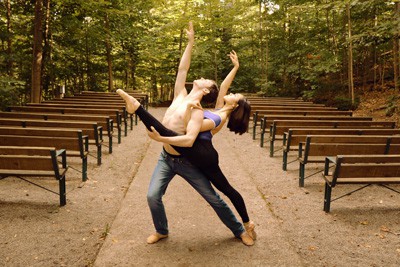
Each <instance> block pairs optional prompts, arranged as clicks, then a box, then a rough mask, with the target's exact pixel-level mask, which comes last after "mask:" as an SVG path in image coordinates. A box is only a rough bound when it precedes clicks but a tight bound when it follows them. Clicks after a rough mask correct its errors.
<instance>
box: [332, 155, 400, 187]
mask: <svg viewBox="0 0 400 267" xmlns="http://www.w3.org/2000/svg"><path fill="white" fill-rule="evenodd" d="M332 176H333V179H332V186H335V185H336V183H337V179H339V178H340V180H341V183H352V179H354V178H356V180H357V181H358V182H359V181H360V180H359V179H357V178H362V179H365V180H364V182H365V183H385V182H386V183H388V182H391V180H393V181H394V182H396V183H399V182H400V179H399V178H400V155H396V156H391V155H387V156H383V155H360V156H346V155H339V156H337V157H336V166H335V168H334V170H333V175H332ZM376 178H378V179H376ZM394 178H395V179H394Z"/></svg>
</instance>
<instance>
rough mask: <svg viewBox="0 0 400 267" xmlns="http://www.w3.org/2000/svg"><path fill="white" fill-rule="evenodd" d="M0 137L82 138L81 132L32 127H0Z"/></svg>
mask: <svg viewBox="0 0 400 267" xmlns="http://www.w3.org/2000/svg"><path fill="white" fill-rule="evenodd" d="M0 135H25V136H54V137H77V136H83V133H82V130H78V129H60V128H48V127H46V128H44V127H43V128H32V127H25V128H22V127H7V126H0Z"/></svg>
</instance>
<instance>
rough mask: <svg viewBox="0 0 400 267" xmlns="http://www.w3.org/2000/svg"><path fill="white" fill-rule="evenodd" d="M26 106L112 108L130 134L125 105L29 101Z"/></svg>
mask: <svg viewBox="0 0 400 267" xmlns="http://www.w3.org/2000/svg"><path fill="white" fill-rule="evenodd" d="M26 106H28V107H50V108H70V109H77V110H82V109H90V110H98V109H102V110H104V109H105V110H112V111H114V112H115V111H117V112H118V113H119V119H120V123H121V124H122V123H123V124H124V133H125V136H127V135H128V113H127V112H126V108H125V105H124V106H122V105H101V104H98V105H96V104H91V105H85V104H72V103H57V104H53V103H39V104H38V103H27V104H26Z"/></svg>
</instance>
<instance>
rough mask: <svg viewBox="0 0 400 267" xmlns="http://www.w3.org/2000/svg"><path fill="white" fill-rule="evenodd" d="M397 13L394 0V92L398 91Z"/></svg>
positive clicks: (398, 6)
mask: <svg viewBox="0 0 400 267" xmlns="http://www.w3.org/2000/svg"><path fill="white" fill-rule="evenodd" d="M399 13H400V3H399V2H396V3H395V6H394V16H393V17H394V19H395V22H394V25H395V27H394V28H395V33H394V36H393V70H394V71H393V73H394V88H395V92H396V93H397V92H399V82H400V81H399V71H400V70H399V31H400V29H399V28H398V25H399V22H398V20H399Z"/></svg>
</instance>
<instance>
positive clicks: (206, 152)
mask: <svg viewBox="0 0 400 267" xmlns="http://www.w3.org/2000/svg"><path fill="white" fill-rule="evenodd" d="M229 56H230V58H231V60H232V63H233V65H234V67H233V68H232V70H231V71H230V72H229V74H228V75H227V77H226V78H225V79H224V81H223V82H222V84H221V89H220V91H219V94H218V98H217V102H216V105H215V109H216V110H215V111H213V112H211V111H208V110H205V111H204V118H205V119H204V120H203V124H202V127H201V132H200V133H199V135H198V136H197V138H196V139H195V140H193V139H192V138H191V137H188V136H186V135H179V134H177V133H176V132H174V131H171V130H169V129H167V128H165V127H164V126H163V125H162V124H161V123H160V122H159V121H158V120H157V119H155V118H154V117H153V116H152V115H151V114H150V113H148V112H147V111H146V110H145V109H144V108H143V107H142V106H141V105H140V103H139V102H138V101H137V100H136V99H135V98H134V97H132V96H130V95H128V94H127V93H125V92H124V91H123V90H121V89H118V90H117V93H118V94H119V95H120V96H121V97H122V98H123V99H124V100H125V102H126V105H127V107H126V109H127V111H128V112H129V113H134V112H135V113H136V114H137V115H138V116H139V118H140V119H141V120H142V121H143V123H144V124H145V126H146V128H147V129H148V130H149V131H150V133H149V136H150V137H151V138H152V139H154V140H156V141H159V142H163V143H168V144H170V145H172V146H173V148H174V149H175V150H176V151H177V152H179V153H180V154H182V155H183V156H184V157H185V158H187V159H188V160H189V161H190V162H191V163H192V164H193V165H195V166H196V167H198V168H199V169H200V170H201V171H202V172H203V173H204V174H205V175H206V176H207V178H208V179H209V180H210V182H211V183H212V184H213V185H214V186H215V187H216V188H217V189H218V190H219V191H221V192H222V193H224V194H225V195H226V196H227V197H228V198H229V199H230V200H231V202H232V204H233V205H234V206H235V208H236V210H237V211H238V213H239V215H240V216H241V218H242V221H243V224H244V227H245V229H246V231H247V232H248V234H249V235H250V236H251V237H252V238H253V240H255V239H256V233H255V231H254V228H255V224H254V222H253V221H250V219H249V216H248V214H247V209H246V205H245V203H244V200H243V197H242V196H241V195H240V193H239V192H237V191H236V190H235V189H234V188H233V187H232V186H231V185H230V183H229V181H228V180H227V179H226V177H225V175H224V174H223V173H222V170H221V169H220V167H219V160H218V152H217V151H216V150H215V148H214V147H213V145H212V136H213V135H214V134H216V133H217V132H218V131H219V130H220V129H221V128H222V126H223V125H224V124H225V122H226V120H227V119H228V118H229V121H228V124H227V127H228V128H229V129H230V131H233V132H235V133H239V134H243V133H244V132H246V131H247V128H248V124H249V117H250V105H249V103H248V102H247V101H246V99H245V98H244V96H243V95H242V94H229V95H227V91H228V89H229V87H230V85H231V83H232V81H233V79H234V77H235V75H236V72H237V70H238V68H239V61H238V58H237V55H236V53H235V51H232V52H231V53H230V54H229ZM194 108H199V107H194ZM200 108H201V107H200Z"/></svg>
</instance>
